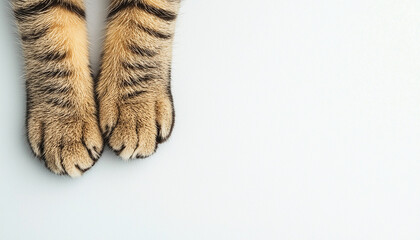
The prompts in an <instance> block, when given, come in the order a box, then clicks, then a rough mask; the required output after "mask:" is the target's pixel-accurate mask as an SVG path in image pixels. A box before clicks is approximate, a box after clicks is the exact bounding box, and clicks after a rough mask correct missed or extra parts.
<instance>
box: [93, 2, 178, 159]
mask: <svg viewBox="0 0 420 240" xmlns="http://www.w3.org/2000/svg"><path fill="white" fill-rule="evenodd" d="M178 8H179V1H169V0H112V1H111V6H110V11H109V15H108V25H107V33H106V39H105V44H104V52H103V59H102V65H101V71H100V75H99V78H98V82H97V87H96V92H97V96H98V100H99V113H100V127H101V129H102V132H103V133H104V135H105V137H106V138H107V139H108V144H109V146H110V147H111V148H112V149H114V151H115V152H116V153H117V154H118V155H120V156H121V157H122V158H123V159H126V160H127V159H132V158H144V157H147V156H150V155H151V154H153V153H154V152H155V151H156V148H157V145H158V144H159V143H161V142H164V141H165V140H166V139H167V138H168V137H169V135H170V134H171V132H172V127H173V123H174V110H173V103H172V96H171V90H170V67H171V55H172V39H173V34H174V28H175V19H176V16H177V12H178Z"/></svg>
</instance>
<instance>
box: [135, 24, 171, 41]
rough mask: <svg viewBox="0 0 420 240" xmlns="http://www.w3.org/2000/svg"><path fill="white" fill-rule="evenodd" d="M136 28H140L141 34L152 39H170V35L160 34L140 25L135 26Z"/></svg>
mask: <svg viewBox="0 0 420 240" xmlns="http://www.w3.org/2000/svg"><path fill="white" fill-rule="evenodd" d="M136 26H137V27H138V28H140V29H141V30H142V31H143V32H145V33H147V34H149V35H150V36H152V37H155V38H160V39H170V38H172V34H166V33H161V32H159V31H156V30H154V29H151V28H147V27H144V26H142V25H140V24H136Z"/></svg>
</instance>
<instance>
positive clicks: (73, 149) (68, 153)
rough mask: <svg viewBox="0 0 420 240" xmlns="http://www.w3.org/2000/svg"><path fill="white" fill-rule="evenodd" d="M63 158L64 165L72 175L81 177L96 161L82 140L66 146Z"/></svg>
mask: <svg viewBox="0 0 420 240" xmlns="http://www.w3.org/2000/svg"><path fill="white" fill-rule="evenodd" d="M62 160H63V167H64V168H65V170H66V172H67V174H68V175H69V176H70V177H80V176H81V175H82V174H83V173H84V172H86V171H87V170H89V169H90V168H91V167H92V166H93V165H94V163H95V162H94V161H93V160H92V159H91V158H90V156H89V153H88V151H87V149H86V148H85V147H84V146H83V144H82V143H81V142H76V143H73V144H70V145H66V146H64V148H63V151H62Z"/></svg>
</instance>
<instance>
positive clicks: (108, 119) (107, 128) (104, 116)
mask: <svg viewBox="0 0 420 240" xmlns="http://www.w3.org/2000/svg"><path fill="white" fill-rule="evenodd" d="M109 102H111V101H109ZM109 102H107V101H101V103H100V106H99V113H100V114H99V116H100V117H99V122H100V128H101V131H102V134H103V136H104V137H105V138H108V137H109V136H110V135H111V133H112V131H113V129H114V128H115V126H116V125H117V124H118V120H119V115H120V113H119V109H118V107H117V105H116V104H112V103H109Z"/></svg>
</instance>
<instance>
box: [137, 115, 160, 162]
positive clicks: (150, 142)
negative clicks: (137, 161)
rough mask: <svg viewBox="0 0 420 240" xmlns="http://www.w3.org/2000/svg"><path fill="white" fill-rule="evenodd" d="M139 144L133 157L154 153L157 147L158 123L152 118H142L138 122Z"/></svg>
mask: <svg viewBox="0 0 420 240" xmlns="http://www.w3.org/2000/svg"><path fill="white" fill-rule="evenodd" d="M137 133H138V139H139V141H138V146H137V148H136V150H135V151H134V154H133V155H132V158H145V157H148V156H150V155H152V154H153V153H154V152H155V151H156V148H157V142H156V136H157V128H156V123H155V122H154V121H153V120H152V119H141V120H140V121H139V122H138V124H137Z"/></svg>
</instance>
